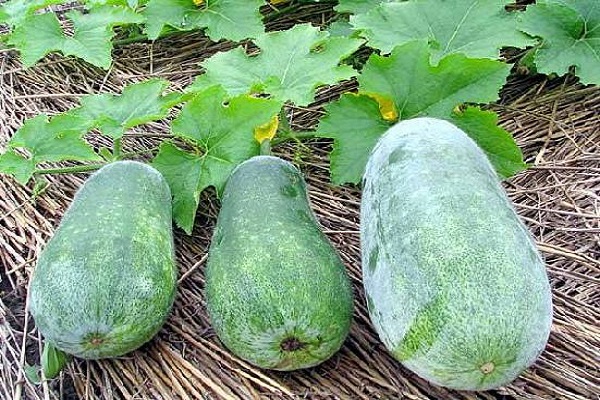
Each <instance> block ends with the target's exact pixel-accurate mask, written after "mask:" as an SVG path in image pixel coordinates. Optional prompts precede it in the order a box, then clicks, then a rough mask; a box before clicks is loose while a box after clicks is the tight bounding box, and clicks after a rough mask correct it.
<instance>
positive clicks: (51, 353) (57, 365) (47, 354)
mask: <svg viewBox="0 0 600 400" xmlns="http://www.w3.org/2000/svg"><path fill="white" fill-rule="evenodd" d="M67 361H68V358H67V355H66V354H65V353H64V352H62V351H61V350H59V349H57V348H56V347H54V345H52V344H51V343H48V342H46V343H44V350H43V351H42V371H44V377H46V378H47V379H53V378H55V377H57V376H58V374H59V373H60V371H61V370H62V369H63V368H64V366H65V365H66V364H67Z"/></svg>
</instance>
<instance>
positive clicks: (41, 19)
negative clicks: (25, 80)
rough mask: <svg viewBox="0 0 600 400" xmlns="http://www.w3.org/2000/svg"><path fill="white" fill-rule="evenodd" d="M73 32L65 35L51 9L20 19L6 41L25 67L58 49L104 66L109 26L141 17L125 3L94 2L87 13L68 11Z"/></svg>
mask: <svg viewBox="0 0 600 400" xmlns="http://www.w3.org/2000/svg"><path fill="white" fill-rule="evenodd" d="M66 16H67V17H68V18H69V19H70V20H71V21H72V23H73V29H74V34H73V36H66V35H65V34H64V32H63V30H62V27H61V25H60V23H59V21H58V19H57V17H56V15H55V14H53V13H46V14H34V15H31V16H29V17H27V18H26V19H24V20H23V21H22V23H21V24H20V25H18V26H17V27H16V28H15V29H14V31H13V33H12V34H11V35H10V36H9V43H10V44H12V45H14V46H15V47H16V48H18V49H19V50H20V52H21V59H22V61H23V64H24V65H25V66H26V67H31V66H33V65H34V64H35V63H36V62H37V61H39V60H40V59H42V58H43V57H44V56H45V55H47V54H49V53H51V52H55V51H60V52H62V53H63V54H64V55H65V56H70V55H72V56H76V57H79V58H82V59H84V60H85V61H87V62H89V63H91V64H93V65H95V66H98V67H101V68H104V69H108V68H109V67H110V64H111V60H112V58H111V51H112V38H113V36H114V32H113V27H115V26H116V25H123V24H131V23H141V22H143V21H144V18H143V17H142V16H141V15H139V14H137V13H135V12H134V11H133V10H131V9H130V8H128V7H123V6H120V7H119V6H98V7H94V8H92V9H91V10H90V11H89V12H88V13H86V14H83V13H82V12H80V11H70V12H68V13H67V14H66Z"/></svg>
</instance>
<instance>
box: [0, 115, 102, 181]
mask: <svg viewBox="0 0 600 400" xmlns="http://www.w3.org/2000/svg"><path fill="white" fill-rule="evenodd" d="M90 128H91V123H90V122H89V121H87V120H85V119H81V118H78V117H77V116H74V115H67V114H65V115H58V116H56V117H54V118H52V119H51V120H50V121H48V117H47V116H46V115H44V114H40V115H37V116H35V117H33V118H31V119H28V120H27V121H25V123H24V124H23V126H22V127H21V128H20V129H19V130H18V131H17V132H16V133H15V134H14V136H13V137H12V138H11V140H10V142H9V144H8V149H7V151H6V152H5V153H4V154H2V155H0V172H3V173H6V174H10V175H13V176H14V177H15V178H16V179H17V181H19V182H20V183H22V184H26V183H27V181H29V179H30V178H31V177H32V176H33V173H34V172H35V170H36V165H37V164H39V163H41V162H48V161H49V162H58V161H64V160H72V161H94V160H99V159H100V157H99V156H98V155H97V154H96V153H95V152H94V150H93V149H92V148H91V147H90V146H89V145H88V144H87V143H86V142H85V141H84V140H83V139H82V137H83V135H84V134H85V133H86V132H87V131H88V130H89V129H90ZM15 149H23V150H26V152H27V153H28V155H27V156H22V155H21V154H20V153H17V152H15Z"/></svg>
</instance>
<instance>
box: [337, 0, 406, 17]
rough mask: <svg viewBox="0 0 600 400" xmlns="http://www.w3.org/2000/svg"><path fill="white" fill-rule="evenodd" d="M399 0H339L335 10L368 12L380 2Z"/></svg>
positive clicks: (358, 12) (357, 12) (352, 12)
mask: <svg viewBox="0 0 600 400" xmlns="http://www.w3.org/2000/svg"><path fill="white" fill-rule="evenodd" d="M397 1H399V0H370V1H365V0H339V2H338V5H337V6H335V10H336V11H337V12H339V13H350V14H355V15H356V14H366V13H367V12H369V11H370V10H372V9H373V8H375V7H377V6H378V5H379V4H383V3H395V2H397Z"/></svg>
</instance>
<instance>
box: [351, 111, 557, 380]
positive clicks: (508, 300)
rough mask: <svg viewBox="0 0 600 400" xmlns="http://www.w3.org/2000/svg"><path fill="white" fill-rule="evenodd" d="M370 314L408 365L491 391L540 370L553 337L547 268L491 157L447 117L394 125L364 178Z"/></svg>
mask: <svg viewBox="0 0 600 400" xmlns="http://www.w3.org/2000/svg"><path fill="white" fill-rule="evenodd" d="M361 248H362V250H361V251H362V269H363V280H364V287H365V293H366V296H367V303H368V308H369V314H370V318H371V320H372V322H373V325H374V326H375V329H376V330H377V332H378V334H379V336H380V338H381V340H382V342H383V343H384V344H385V346H386V347H387V349H388V350H389V351H390V352H391V353H392V355H393V356H394V357H395V358H396V359H398V360H400V361H401V362H402V363H403V365H405V366H406V367H407V368H409V369H410V370H412V371H413V372H415V373H417V374H418V375H420V376H421V377H423V378H425V379H427V380H429V381H430V382H433V383H435V384H437V385H441V386H446V387H450V388H454V389H459V390H487V389H491V388H495V387H498V386H501V385H505V384H507V383H509V382H511V381H512V380H513V379H515V378H516V377H517V376H518V375H519V374H520V373H521V372H522V371H523V370H524V369H525V368H527V367H528V366H530V365H531V364H532V363H533V362H534V361H535V360H536V358H537V357H538V355H539V354H540V353H541V352H542V350H543V349H544V347H545V345H546V342H547V340H548V335H549V333H550V325H551V321H552V303H551V293H550V286H549V282H548V278H547V275H546V270H545V267H544V263H543V261H542V258H541V256H540V254H539V253H538V251H537V249H536V245H535V243H534V241H533V239H532V237H531V235H530V234H529V232H528V231H527V229H526V227H525V226H524V225H523V223H522V222H521V221H520V219H519V217H518V215H517V214H516V212H515V210H514V209H513V207H512V205H511V202H510V200H509V199H508V198H507V196H506V194H505V192H504V190H503V189H502V187H501V185H500V181H499V179H498V177H497V175H496V173H495V171H494V169H493V167H492V166H491V164H490V162H489V161H488V159H487V157H486V155H485V154H484V153H483V151H482V150H481V149H480V148H479V147H478V146H477V145H476V144H475V142H473V141H472V140H471V139H470V138H469V137H468V136H467V135H466V134H465V133H464V132H462V131H461V130H460V129H458V128H457V127H455V126H454V125H452V124H450V123H449V122H446V121H443V120H437V119H432V118H416V119H413V120H407V121H403V122H400V123H398V124H397V125H395V126H393V127H392V128H391V129H390V130H389V131H388V132H387V133H386V134H385V135H384V136H382V138H381V139H380V140H379V142H378V143H377V145H376V147H375V148H374V150H373V152H372V153H371V155H370V158H369V161H368V163H367V167H366V170H365V174H364V181H363V197H362V200H361Z"/></svg>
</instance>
